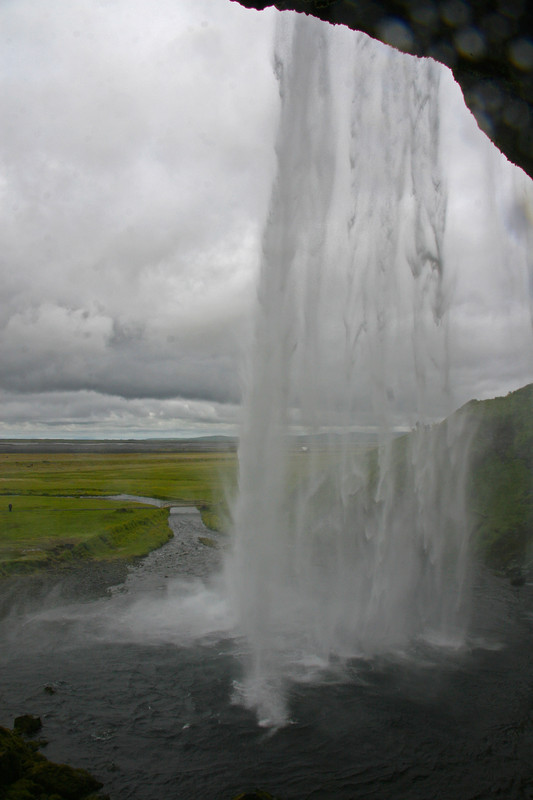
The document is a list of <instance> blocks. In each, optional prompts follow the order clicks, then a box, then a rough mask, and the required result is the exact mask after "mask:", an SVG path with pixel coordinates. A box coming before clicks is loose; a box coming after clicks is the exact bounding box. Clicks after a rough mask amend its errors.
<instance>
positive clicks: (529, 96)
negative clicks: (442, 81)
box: [235, 0, 533, 177]
mask: <svg viewBox="0 0 533 800" xmlns="http://www.w3.org/2000/svg"><path fill="white" fill-rule="evenodd" d="M235 1H236V2H240V3H241V5H243V6H246V7H247V8H256V9H263V8H265V7H267V6H276V8H279V9H280V10H286V9H292V10H295V11H302V12H305V13H307V14H312V15H314V16H315V17H318V18H319V19H322V20H325V21H327V22H330V23H333V24H342V25H347V26H348V27H349V28H353V29H354V30H360V31H363V32H364V33H367V34H368V35H369V36H372V37H373V38H374V39H379V40H380V41H382V42H385V43H386V44H390V45H392V46H393V47H396V48H398V49H399V50H402V51H404V52H406V53H412V54H414V55H418V56H430V57H432V58H435V59H436V60H437V61H440V62H442V63H443V64H445V65H446V66H448V67H450V69H452V70H453V73H454V76H455V79H456V81H457V82H458V83H459V84H460V85H461V88H462V90H463V95H464V98H465V101H466V104H467V105H468V107H469V108H470V110H471V111H472V113H473V114H474V116H475V117H476V119H477V122H478V124H479V127H480V128H481V129H482V130H483V131H485V133H486V134H487V135H488V136H489V137H490V138H491V139H492V141H493V142H494V144H495V145H496V146H497V147H498V148H499V149H500V150H501V151H502V153H504V154H505V155H506V156H507V158H508V159H509V160H510V161H512V162H513V163H514V164H516V165H517V166H519V167H521V168H522V169H523V170H525V172H527V173H528V174H529V175H530V176H531V177H533V4H531V3H530V2H529V0H489V1H488V2H487V0H385V2H383V0H275V2H272V0H235Z"/></svg>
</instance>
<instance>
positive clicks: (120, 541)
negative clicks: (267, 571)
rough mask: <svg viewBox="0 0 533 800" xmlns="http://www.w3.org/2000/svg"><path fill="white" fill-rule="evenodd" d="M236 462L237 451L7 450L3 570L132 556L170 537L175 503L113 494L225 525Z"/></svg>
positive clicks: (3, 458) (0, 463) (0, 550)
mask: <svg viewBox="0 0 533 800" xmlns="http://www.w3.org/2000/svg"><path fill="white" fill-rule="evenodd" d="M235 461H236V460H235V456H234V455H233V454H231V453H229V454H228V453H163V454H153V453H139V454H132V453H128V454H119V455H116V454H103V453H97V454H84V453H73V454H70V453H69V454H63V453H55V454H48V453H44V454H11V453H8V454H0V576H1V575H7V574H14V573H26V572H35V571H38V570H40V569H43V568H47V567H50V566H61V565H66V564H72V563H73V562H77V561H82V560H84V559H88V558H91V559H112V558H125V559H132V558H135V557H138V556H142V555H145V554H146V553H148V552H150V551H151V550H153V549H154V548H156V547H159V546H160V545H162V544H164V542H166V541H168V539H169V538H170V537H171V532H170V528H169V526H168V509H166V508H156V507H154V506H150V505H142V504H139V503H133V502H127V501H113V500H107V499H104V498H105V496H107V495H117V494H130V495H137V496H141V497H154V498H157V499H159V500H163V501H168V503H169V504H175V505H196V506H198V507H199V508H200V509H201V511H202V515H203V517H204V522H205V523H206V524H207V525H208V526H209V527H212V528H223V527H224V520H225V514H226V511H225V509H226V504H225V497H226V493H227V492H231V491H232V487H233V486H234V484H235ZM10 503H11V505H12V508H13V510H12V511H11V512H10V511H9V504H10Z"/></svg>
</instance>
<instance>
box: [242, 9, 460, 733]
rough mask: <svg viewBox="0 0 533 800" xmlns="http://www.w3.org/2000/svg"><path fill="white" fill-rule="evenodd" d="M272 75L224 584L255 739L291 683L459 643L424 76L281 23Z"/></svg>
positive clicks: (433, 176)
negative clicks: (259, 243) (330, 668)
mask: <svg viewBox="0 0 533 800" xmlns="http://www.w3.org/2000/svg"><path fill="white" fill-rule="evenodd" d="M275 67H276V73H277V76H278V81H279V88H280V95H281V118H280V124H279V133H278V141H277V176H276V179H275V183H274V187H273V191H272V198H271V205H270V214H269V218H268V221H267V224H266V228H265V232H264V239H263V259H262V268H261V275H260V285H259V300H258V308H257V319H256V330H255V337H254V342H253V346H252V352H251V355H250V368H249V376H248V385H247V396H246V402H245V412H244V413H245V418H244V423H243V429H242V432H241V445H240V451H239V469H240V472H239V496H238V499H237V501H236V504H235V508H234V546H233V549H232V553H231V554H230V555H229V557H228V560H227V565H226V566H227V578H228V583H229V587H230V592H231V596H232V601H233V604H234V607H235V609H236V613H237V615H238V617H239V620H240V625H241V627H242V629H243V631H244V633H245V636H246V639H247V641H248V644H249V650H250V653H249V658H248V661H247V663H246V665H245V677H244V680H243V684H242V686H241V687H240V694H241V699H242V700H243V701H244V702H245V703H246V704H247V705H248V706H250V707H254V708H256V709H257V712H258V715H259V718H260V720H262V721H263V722H264V723H265V724H271V725H279V724H283V722H284V721H286V719H287V715H288V711H287V702H286V691H287V682H288V680H289V679H297V678H298V677H299V676H300V677H301V676H302V675H303V674H306V675H308V674H309V670H310V669H311V670H313V669H319V668H320V667H321V666H324V665H327V664H332V663H333V662H339V661H342V660H343V659H345V658H349V657H353V656H364V657H366V656H372V655H374V654H377V653H383V652H387V651H390V650H393V649H398V648H403V647H406V646H407V645H408V644H409V642H411V641H412V640H413V639H414V638H416V637H420V636H425V637H428V638H433V639H437V640H445V641H450V642H455V643H457V642H459V641H460V640H461V637H462V635H463V633H464V625H465V619H466V616H465V610H466V605H467V592H466V589H465V579H466V574H467V566H466V555H467V546H466V545H467V541H468V525H467V517H466V510H465V503H464V482H465V481H464V476H465V469H466V455H467V448H468V438H469V437H468V436H467V435H466V432H465V431H463V430H460V426H459V423H457V424H456V425H454V424H453V423H452V422H448V423H447V424H445V425H442V426H439V427H434V428H430V427H429V426H427V425H426V422H428V421H430V416H429V411H430V409H431V413H432V415H433V416H443V415H444V414H445V413H447V412H448V411H449V410H450V409H451V407H452V398H451V394H450V391H449V388H448V355H447V353H448V350H447V320H446V318H447V313H446V312H447V307H448V304H449V298H448V294H449V291H448V287H447V283H446V275H445V272H444V260H443V237H444V228H445V217H446V188H445V184H444V180H443V177H442V175H441V172H440V167H439V67H438V66H437V65H436V64H435V63H434V62H431V61H430V60H419V59H414V58H410V57H406V56H402V55H401V54H399V53H397V52H395V51H393V50H391V49H389V48H386V47H384V46H380V45H379V44H376V43H375V42H372V41H371V40H370V39H368V38H367V37H365V36H364V35H362V34H361V35H354V34H353V32H351V31H345V30H342V29H333V28H331V27H329V26H325V25H323V24H322V23H320V22H318V21H317V20H313V19H310V18H307V17H304V16H303V15H286V14H283V15H280V24H279V26H278V32H277V46H276V55H275ZM400 419H402V420H403V421H405V420H406V419H409V420H410V422H411V423H412V424H414V423H415V422H416V423H417V427H416V431H415V432H414V433H413V434H411V436H410V437H408V438H404V439H401V438H400V439H399V438H395V436H394V435H393V429H394V426H395V425H396V424H397V423H398V421H399V420H400ZM357 425H359V426H361V425H362V426H363V427H365V426H366V427H367V428H369V427H372V429H373V430H376V431H377V432H378V443H379V446H378V447H377V448H373V449H370V448H368V447H364V446H361V444H358V443H357V439H356V437H355V435H354V432H355V430H356V426H357ZM293 431H298V432H300V433H305V434H306V435H307V438H306V439H305V443H306V445H307V446H306V447H305V448H302V447H300V446H298V445H297V444H295V442H296V441H297V440H296V439H295V438H294V437H292V438H291V437H290V436H289V434H290V432H293ZM319 434H320V435H319ZM303 451H305V452H303Z"/></svg>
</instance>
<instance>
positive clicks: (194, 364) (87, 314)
mask: <svg viewBox="0 0 533 800" xmlns="http://www.w3.org/2000/svg"><path fill="white" fill-rule="evenodd" d="M0 18H1V23H2V24H1V29H2V34H0V38H1V40H2V56H1V58H2V66H3V69H2V75H3V78H2V80H1V83H0V94H1V97H2V108H3V118H4V120H5V125H4V126H3V134H2V139H1V142H0V203H1V207H2V210H3V213H2V216H1V220H2V221H1V222H0V242H1V251H2V256H1V262H0V268H1V273H2V300H1V302H0V326H1V338H0V369H1V378H0V381H1V385H2V386H3V387H4V389H5V390H7V391H16V392H18V393H19V405H20V407H21V409H22V406H23V405H24V403H25V400H24V398H23V395H24V394H28V395H29V394H32V393H42V392H57V391H62V392H66V391H70V392H77V391H84V390H90V391H93V392H97V393H101V394H103V395H109V396H110V397H112V396H117V395H118V396H121V397H123V398H128V399H131V398H135V397H138V398H154V399H159V398H172V397H183V398H195V399H197V400H199V401H202V400H205V399H207V400H213V401H217V402H220V403H234V402H236V401H237V400H238V398H239V395H240V378H239V362H240V358H241V349H242V341H243V338H245V331H246V330H247V326H248V324H249V314H250V305H251V299H252V297H253V292H254V281H255V274H256V271H257V260H258V241H259V237H260V230H261V222H262V219H263V218H264V216H265V213H266V203H267V199H268V190H269V182H270V177H269V176H270V174H271V172H272V168H273V161H274V154H273V137H274V133H273V132H274V126H275V108H276V102H277V101H276V89H275V81H274V78H273V75H272V70H271V67H270V63H269V49H270V36H269V30H270V29H271V25H270V26H269V23H268V14H266V15H257V14H246V12H244V13H243V10H242V9H240V8H239V7H237V6H235V4H233V3H227V4H213V3H211V2H209V1H208V0H200V1H199V2H194V3H193V2H182V3H178V4H176V3H174V2H166V3H165V2H164V3H161V4H158V6H157V8H155V7H153V6H152V5H148V4H147V3H146V2H142V1H141V0H139V1H137V0H135V1H134V2H128V3H125V2H119V3H115V4H94V3H92V2H79V3H76V4H71V3H69V2H65V0H54V2H52V3H51V4H47V6H46V7H44V6H42V5H40V4H35V3H33V2H31V0H21V2H17V3H13V4H7V5H4V6H3V7H2V9H0ZM243 39H245V40H247V41H248V42H249V44H250V47H249V48H248V49H247V51H246V52H240V53H239V55H238V57H236V53H237V52H238V51H239V43H240V41H242V40H243ZM250 75H253V80H252V79H250V77H249V76H250ZM21 413H23V412H22V410H21Z"/></svg>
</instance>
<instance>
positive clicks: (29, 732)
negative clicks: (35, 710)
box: [13, 714, 43, 736]
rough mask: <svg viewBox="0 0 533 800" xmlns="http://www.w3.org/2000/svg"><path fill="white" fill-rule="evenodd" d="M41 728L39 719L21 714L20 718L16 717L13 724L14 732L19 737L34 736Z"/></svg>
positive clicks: (41, 724)
mask: <svg viewBox="0 0 533 800" xmlns="http://www.w3.org/2000/svg"><path fill="white" fill-rule="evenodd" d="M42 727H43V723H42V722H41V718H40V717H36V716H34V715H33V714H22V716H20V717H16V719H15V721H14V723H13V728H14V730H15V731H16V733H18V734H20V735H21V736H34V735H35V734H36V733H38V732H39V731H40V730H41V728H42Z"/></svg>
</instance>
